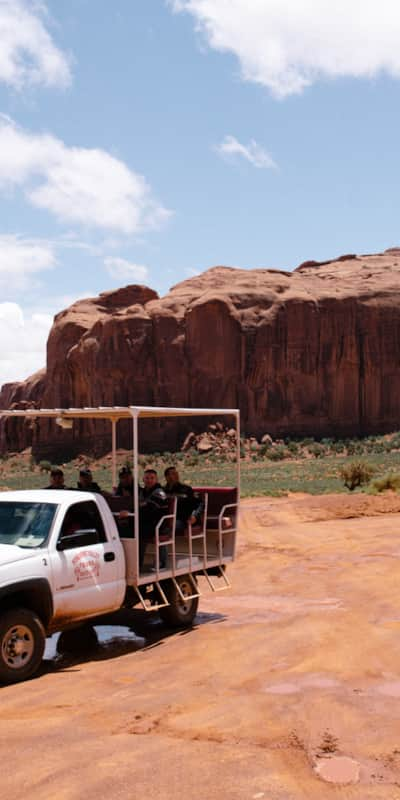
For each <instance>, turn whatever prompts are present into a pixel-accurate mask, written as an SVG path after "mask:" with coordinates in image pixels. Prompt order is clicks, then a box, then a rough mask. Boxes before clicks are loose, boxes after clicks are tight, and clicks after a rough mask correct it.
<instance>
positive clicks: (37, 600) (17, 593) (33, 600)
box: [0, 581, 52, 628]
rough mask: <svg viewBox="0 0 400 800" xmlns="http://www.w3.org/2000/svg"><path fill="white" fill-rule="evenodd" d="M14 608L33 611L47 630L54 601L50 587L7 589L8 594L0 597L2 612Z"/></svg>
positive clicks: (35, 586)
mask: <svg viewBox="0 0 400 800" xmlns="http://www.w3.org/2000/svg"><path fill="white" fill-rule="evenodd" d="M12 608H27V609H29V610H30V611H33V612H34V613H35V614H37V616H38V617H39V619H40V620H41V622H42V624H43V625H44V627H45V628H47V626H48V624H49V622H50V619H51V617H52V600H51V594H50V590H49V587H48V585H47V581H46V587H44V586H43V585H41V584H39V585H28V586H18V585H17V586H15V587H13V586H11V587H7V594H4V595H3V596H0V611H9V610H10V609H12Z"/></svg>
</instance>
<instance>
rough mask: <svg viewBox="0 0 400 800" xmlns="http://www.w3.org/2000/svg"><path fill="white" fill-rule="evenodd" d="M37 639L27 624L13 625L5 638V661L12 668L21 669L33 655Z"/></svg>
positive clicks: (3, 652) (3, 649)
mask: <svg viewBox="0 0 400 800" xmlns="http://www.w3.org/2000/svg"><path fill="white" fill-rule="evenodd" d="M34 648H35V640H34V638H33V633H32V631H31V630H30V628H27V626H26V625H13V626H12V628H9V630H8V631H7V633H6V635H5V636H4V638H3V643H2V647H1V650H2V656H3V661H4V663H5V664H7V666H8V667H9V668H10V669H21V667H24V666H26V664H29V661H30V660H31V658H32V656H33V651H34Z"/></svg>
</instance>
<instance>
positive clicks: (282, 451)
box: [267, 444, 288, 461]
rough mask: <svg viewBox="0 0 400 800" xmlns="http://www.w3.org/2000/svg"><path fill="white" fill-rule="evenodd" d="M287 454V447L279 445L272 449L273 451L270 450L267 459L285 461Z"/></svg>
mask: <svg viewBox="0 0 400 800" xmlns="http://www.w3.org/2000/svg"><path fill="white" fill-rule="evenodd" d="M287 454H288V451H287V450H286V447H285V446H284V445H283V444H277V445H275V447H271V449H270V450H268V453H267V458H269V460H270V461H283V459H284V458H286V456H287Z"/></svg>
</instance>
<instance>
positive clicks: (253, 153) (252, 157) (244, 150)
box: [216, 136, 277, 169]
mask: <svg viewBox="0 0 400 800" xmlns="http://www.w3.org/2000/svg"><path fill="white" fill-rule="evenodd" d="M216 150H217V152H218V153H219V154H220V155H222V156H232V157H235V156H239V157H240V158H244V159H245V160H246V161H249V162H250V164H252V165H253V167H258V168H259V169H276V168H277V165H276V164H275V161H274V160H273V158H271V156H270V155H269V153H267V152H266V150H264V149H263V148H262V147H261V146H260V145H259V144H257V142H256V141H255V140H254V139H251V141H250V142H249V144H248V145H247V146H246V145H244V144H241V143H240V142H239V141H238V140H237V139H235V137H234V136H225V139H223V141H222V142H221V144H219V145H218V147H217V148H216Z"/></svg>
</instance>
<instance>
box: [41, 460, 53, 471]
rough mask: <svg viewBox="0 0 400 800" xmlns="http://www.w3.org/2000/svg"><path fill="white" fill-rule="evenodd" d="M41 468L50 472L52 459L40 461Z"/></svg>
mask: <svg viewBox="0 0 400 800" xmlns="http://www.w3.org/2000/svg"><path fill="white" fill-rule="evenodd" d="M39 469H40V471H41V472H50V470H51V464H50V461H39Z"/></svg>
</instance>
